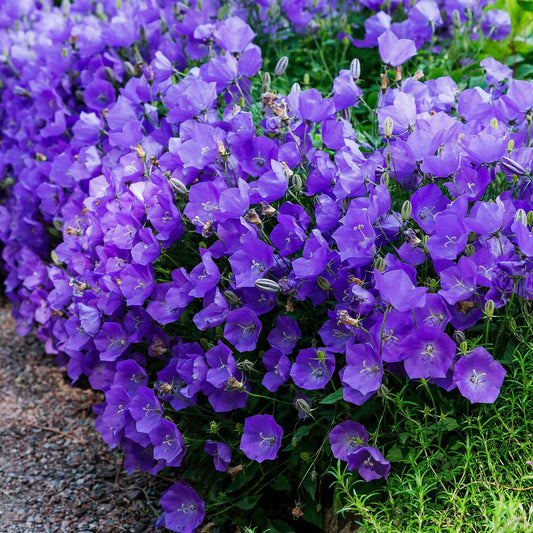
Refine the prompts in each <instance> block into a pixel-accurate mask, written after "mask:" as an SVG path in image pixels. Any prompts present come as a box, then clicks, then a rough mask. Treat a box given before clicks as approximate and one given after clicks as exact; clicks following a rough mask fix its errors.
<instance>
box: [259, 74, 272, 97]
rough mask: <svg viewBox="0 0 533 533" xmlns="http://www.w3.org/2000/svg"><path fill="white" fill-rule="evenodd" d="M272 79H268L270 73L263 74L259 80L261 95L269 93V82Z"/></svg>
mask: <svg viewBox="0 0 533 533" xmlns="http://www.w3.org/2000/svg"><path fill="white" fill-rule="evenodd" d="M271 81H272V78H271V77H270V72H264V73H263V77H262V78H261V94H264V93H268V92H270V82H271Z"/></svg>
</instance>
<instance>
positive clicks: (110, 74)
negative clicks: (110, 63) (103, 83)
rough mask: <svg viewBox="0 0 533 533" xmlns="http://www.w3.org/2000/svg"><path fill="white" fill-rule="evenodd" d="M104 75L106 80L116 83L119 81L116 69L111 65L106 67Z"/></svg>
mask: <svg viewBox="0 0 533 533" xmlns="http://www.w3.org/2000/svg"><path fill="white" fill-rule="evenodd" d="M104 75H105V78H106V80H107V81H108V82H109V83H111V84H113V85H115V83H117V78H116V77H115V71H114V70H113V69H112V68H111V67H104Z"/></svg>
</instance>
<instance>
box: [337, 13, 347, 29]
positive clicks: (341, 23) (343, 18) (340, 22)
mask: <svg viewBox="0 0 533 533" xmlns="http://www.w3.org/2000/svg"><path fill="white" fill-rule="evenodd" d="M337 24H338V25H339V28H340V29H343V28H344V27H345V26H346V24H348V17H347V16H346V13H343V14H342V15H341V16H340V17H339V20H338V21H337Z"/></svg>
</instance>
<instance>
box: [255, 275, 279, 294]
mask: <svg viewBox="0 0 533 533" xmlns="http://www.w3.org/2000/svg"><path fill="white" fill-rule="evenodd" d="M254 285H255V287H256V289H259V290H260V291H265V292H278V291H279V290H280V286H279V283H278V282H277V281H274V280H272V279H266V278H263V279H256V280H255V281H254Z"/></svg>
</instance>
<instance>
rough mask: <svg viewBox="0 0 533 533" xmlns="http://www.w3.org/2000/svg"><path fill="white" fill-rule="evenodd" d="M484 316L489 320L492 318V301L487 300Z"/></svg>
mask: <svg viewBox="0 0 533 533" xmlns="http://www.w3.org/2000/svg"><path fill="white" fill-rule="evenodd" d="M485 315H486V316H487V318H488V319H489V320H490V319H491V318H492V317H493V316H494V300H487V301H486V302H485Z"/></svg>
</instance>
